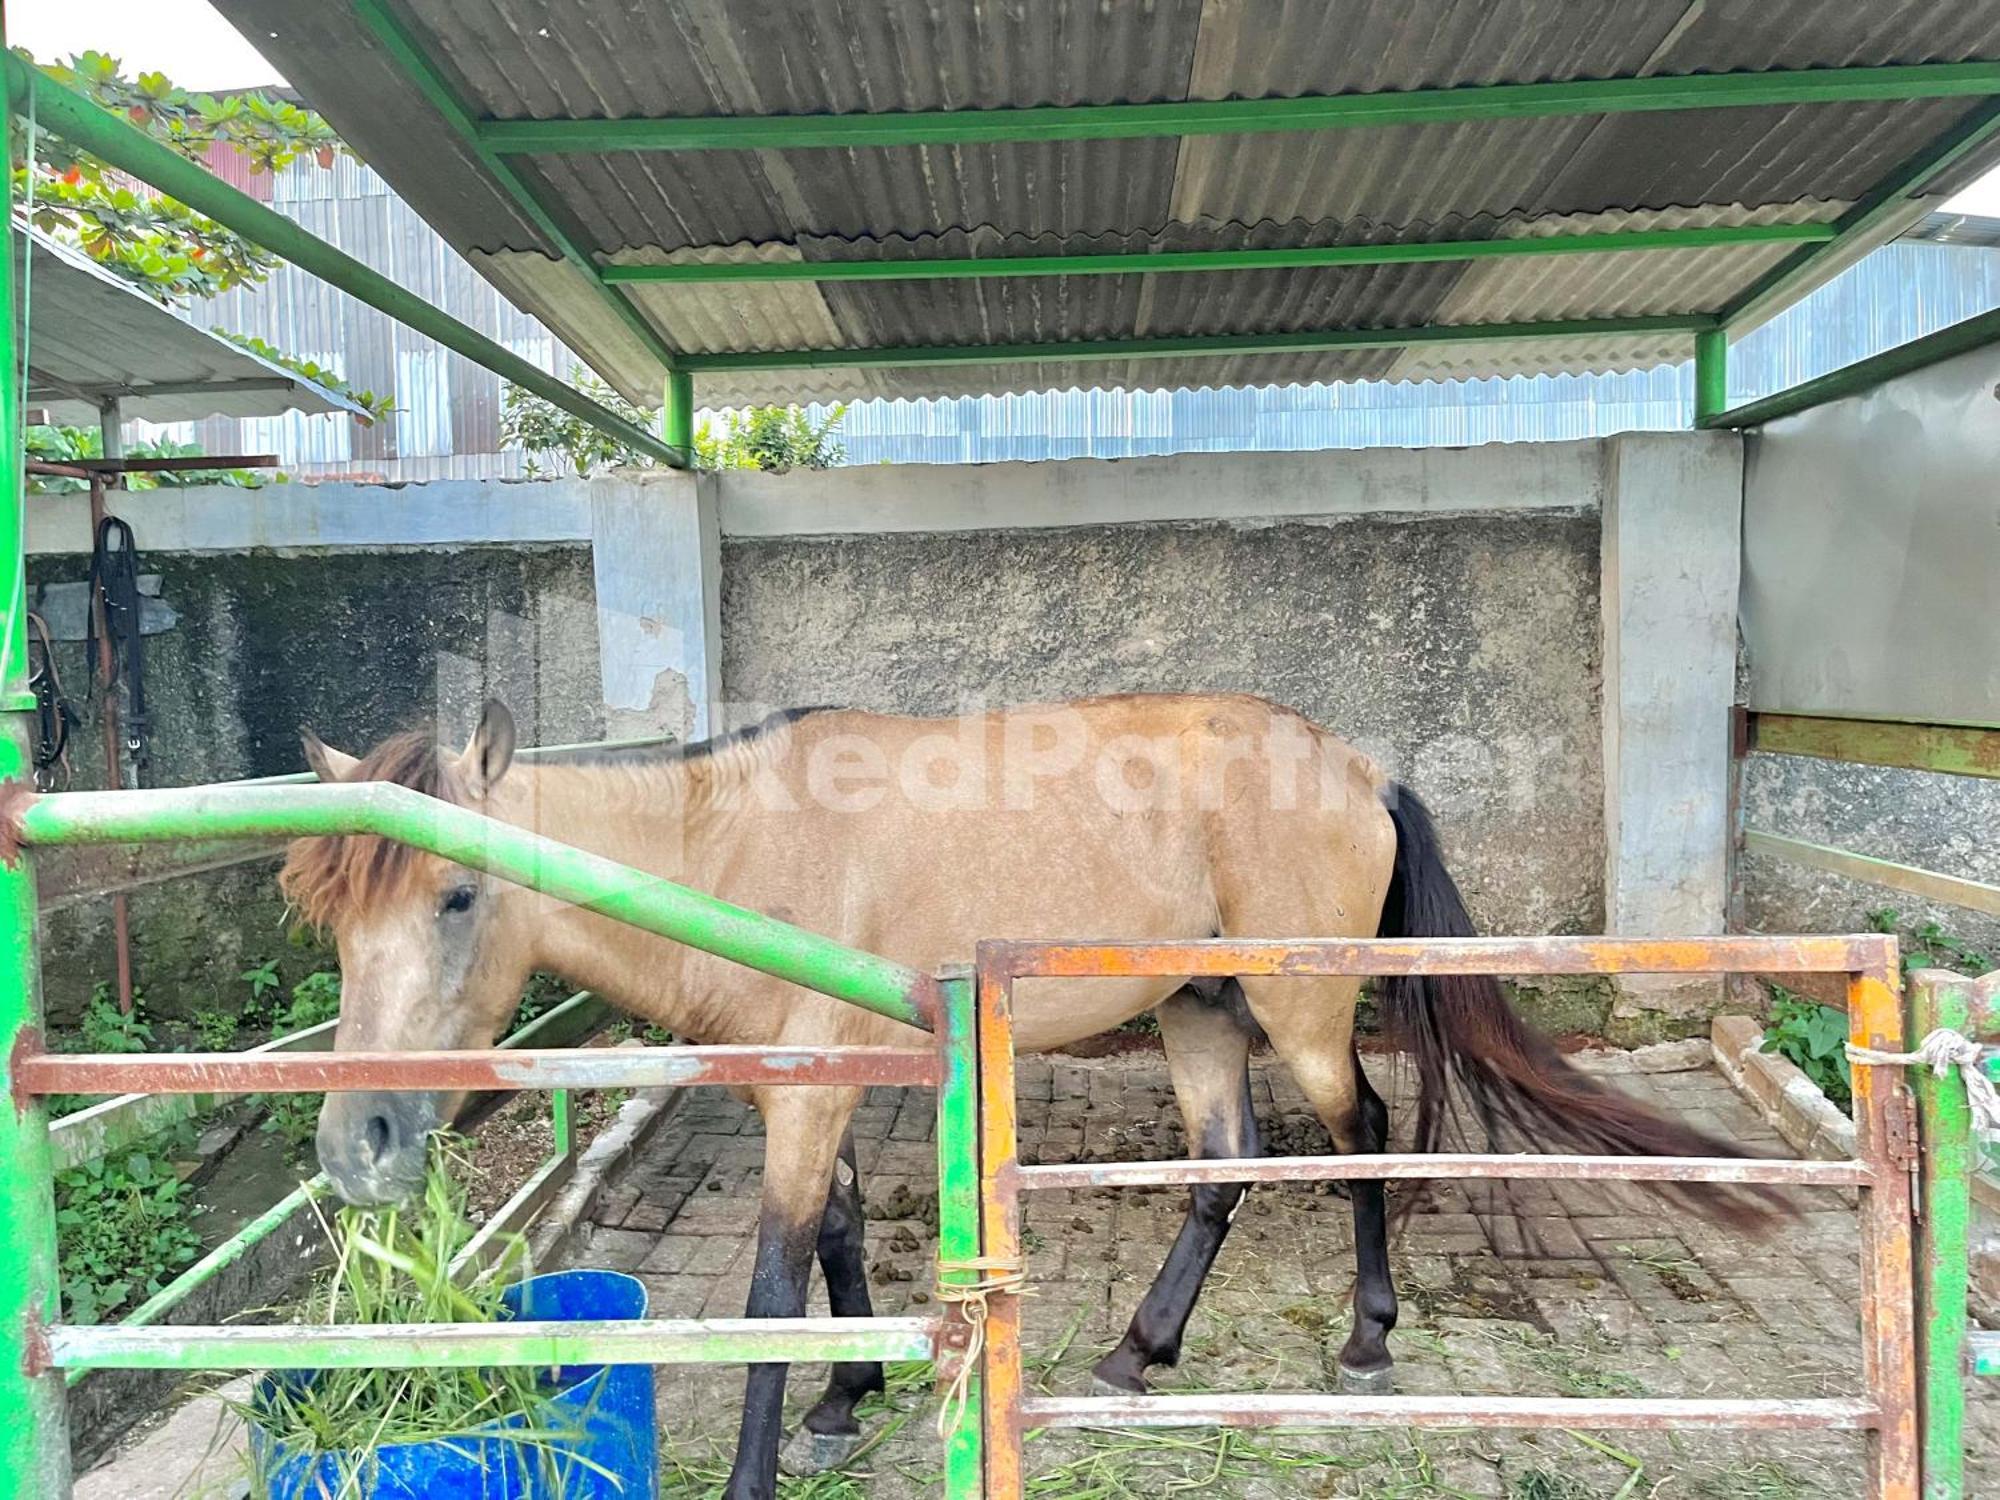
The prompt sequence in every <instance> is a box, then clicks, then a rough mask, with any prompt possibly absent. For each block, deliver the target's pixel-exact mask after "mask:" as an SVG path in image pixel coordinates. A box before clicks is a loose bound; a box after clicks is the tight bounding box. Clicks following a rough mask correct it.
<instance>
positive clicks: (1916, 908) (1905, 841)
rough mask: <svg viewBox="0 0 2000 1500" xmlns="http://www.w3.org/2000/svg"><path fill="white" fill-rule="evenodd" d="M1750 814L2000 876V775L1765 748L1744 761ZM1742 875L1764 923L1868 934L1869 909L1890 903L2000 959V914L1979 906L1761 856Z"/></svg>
mask: <svg viewBox="0 0 2000 1500" xmlns="http://www.w3.org/2000/svg"><path fill="white" fill-rule="evenodd" d="M1743 816H1744V822H1745V823H1746V824H1748V825H1749V826H1750V827H1752V828H1761V829H1764V830H1765V831H1767V832H1770V833H1777V834H1783V835H1785V836H1786V837H1788V838H1796V839H1804V840H1806V841H1807V842H1808V843H1814V844H1830V845H1833V846H1835V847H1837V848H1841V849H1852V850H1854V851H1855V852H1857V853H1860V854H1867V855H1872V856H1874V857H1875V858H1877V859H1887V860H1893V861H1895V862H1896V863H1898V864H1906V865H1915V866H1917V867H1918V868H1920V869H1925V870H1937V871H1939V872H1941V873H1943V874H1946V875H1958V876H1962V877H1964V878H1965V879H1968V880H1983V881H1986V882H1988V883H1989V884H2000V782H1993V781H1982V780H1979V779H1978V778H1976V777H1971V776H1946V775H1942V774H1939V773H1937V772H1934V771H1898V770H1892V769H1888V768H1886V767H1881V766H1850V765H1841V764H1838V763H1836V762H1832V761H1823V760H1807V759H1805V758H1803V757H1800V756H1794V755H1753V756H1751V757H1750V758H1749V760H1748V761H1747V762H1746V763H1745V765H1744V774H1743ZM1738 878H1739V880H1740V882H1741V886H1742V902H1743V918H1744V921H1745V923H1746V925H1748V926H1749V927H1750V928H1752V929H1753V930H1755V931H1759V932H1847V931H1855V930H1866V929H1867V927H1868V914H1869V913H1870V912H1873V911H1878V910H1881V909H1883V908H1885V907H1886V908H1890V909H1893V910H1895V911H1898V912H1901V913H1902V914H1903V918H1904V920H1905V922H1906V923H1907V924H1909V925H1911V926H1921V925H1922V924H1923V923H1925V922H1936V923H1937V924H1938V925H1939V927H1940V928H1942V929H1943V930H1944V932H1945V933H1947V934H1949V935H1950V936H1953V937H1955V938H1958V939H1959V940H1960V941H1963V942H1968V943H1971V944H1973V945H1974V946H1976V947H1977V948H1979V949H1981V950H1982V951H1983V952H1985V953H1986V954H1987V955H1988V956H1989V958H1991V959H1993V960H1994V961H1995V963H1996V965H2000V921H1996V920H1995V919H1993V918H1991V917H1985V916H1981V915H1979V914H1978V913H1976V912H1969V911H1966V910H1964V909H1962V908H1960V907H1948V906H1935V905H1932V904H1930V903H1927V902H1924V901H1921V900H1919V899H1918V898H1917V897H1915V896H1911V895H1906V894H1905V893H1904V892H1902V891H1892V890H1888V889H1885V888H1883V887H1881V886H1872V885H1863V884H1861V883H1859V882H1857V881H1852V880H1847V879H1845V878H1843V877H1841V876H1838V875H1830V874H1825V873H1823V872H1821V871H1818V870H1808V869H1804V868H1802V867H1800V866H1798V865H1794V864H1792V863H1790V862H1789V861H1785V860H1778V859H1770V858H1766V857H1763V856H1759V855H1751V856H1749V857H1747V858H1746V859H1744V860H1743V861H1742V863H1741V865H1740V866H1739V869H1738Z"/></svg>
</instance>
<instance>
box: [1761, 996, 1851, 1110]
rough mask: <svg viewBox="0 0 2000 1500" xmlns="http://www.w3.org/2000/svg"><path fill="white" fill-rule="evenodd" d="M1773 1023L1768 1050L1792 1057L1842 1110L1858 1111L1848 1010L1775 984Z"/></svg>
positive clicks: (1768, 1031) (1766, 1033)
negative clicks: (1850, 1058) (1850, 1064)
mask: <svg viewBox="0 0 2000 1500" xmlns="http://www.w3.org/2000/svg"><path fill="white" fill-rule="evenodd" d="M1771 997H1772V1005H1771V1022H1770V1024H1769V1025H1768V1026H1766V1027H1765V1028H1764V1050H1765V1051H1766V1052H1776V1053H1778V1054H1779V1055H1780V1056H1782V1057H1786V1058H1789V1059H1790V1060H1791V1061H1792V1062H1793V1063H1794V1064H1796V1065H1797V1067H1798V1069H1799V1071H1800V1072H1801V1073H1804V1074H1805V1075H1806V1077H1808V1078H1810V1079H1811V1080H1812V1082H1813V1086H1814V1087H1815V1088H1817V1089H1818V1090H1819V1091H1820V1092H1821V1093H1822V1094H1825V1095H1826V1097H1827V1098H1829V1099H1831V1100H1832V1101H1833V1102H1834V1103H1835V1104H1837V1105H1839V1106H1840V1108H1841V1109H1843V1110H1845V1111H1847V1112H1848V1113H1849V1114H1852V1113H1853V1112H1854V1086H1853V1077H1852V1073H1851V1070H1850V1069H1849V1067H1848V1062H1847V1013H1846V1012H1845V1011H1842V1010H1837V1009H1835V1008H1834V1007H1833V1006H1831V1005H1821V1004H1819V1003H1818V1002H1816V1001H1813V1000H1808V999H1807V998H1806V997H1805V996H1803V995H1796V994H1793V993H1792V991H1790V990H1788V989H1786V988H1785V987H1784V986H1783V985H1778V984H1774V985H1772V986H1771Z"/></svg>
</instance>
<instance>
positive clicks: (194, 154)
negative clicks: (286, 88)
mask: <svg viewBox="0 0 2000 1500" xmlns="http://www.w3.org/2000/svg"><path fill="white" fill-rule="evenodd" d="M42 71H43V72H44V73H46V74H47V75H48V76H49V77H50V78H52V79H54V80H56V81H57V82H58V83H61V84H64V85H66V86H68V87H70V88H73V89H76V90H78V91H79V92H81V93H83V94H85V95H88V96H89V97H90V98H92V99H94V100H96V102H97V103H98V104H100V105H102V106H103V107H104V108H106V109H108V110H111V111H113V112H114V113H117V114H121V115H123V116H124V117H125V118H126V119H127V120H128V121H130V122H131V123H132V124H134V125H136V126H137V127H139V128H140V129H141V130H144V131H146V132H147V133H148V134H150V135H151V136H153V137H154V138H155V139H156V140H159V141H161V142H163V143H164V144H166V145H167V146H169V147H171V148H172V149H173V150H175V151H178V152H179V153H180V154H181V155H183V156H185V157H187V158H189V159H190V160H192V161H196V162H200V163H202V164H203V165H204V166H206V165H209V164H210V162H211V158H212V156H213V155H214V154H215V153H216V152H217V151H227V152H232V153H234V154H236V155H238V156H240V157H242V158H244V159H245V160H247V161H248V163H249V167H250V171H251V172H252V173H264V172H275V171H278V170H279V169H280V168H283V167H287V166H290V165H291V164H292V163H294V162H299V161H313V162H317V163H318V164H319V165H320V166H321V167H331V166H332V165H333V164H334V160H335V158H336V157H338V156H340V155H342V154H343V153H346V151H347V148H346V147H345V146H344V145H342V144H341V141H340V138H339V137H338V136H336V135H335V134H334V133H333V127H332V126H330V125H328V124H327V123H326V121H325V120H324V119H322V118H321V117H320V116H319V115H317V114H315V113H313V112H312V111H311V110H309V109H302V108H300V107H299V106H298V105H296V104H291V103H287V102H286V101H285V100H282V99H273V98H271V97H270V96H268V95H266V94H261V93H239V94H230V95H227V96H225V97H221V98H217V97H215V96H214V95H210V94H193V93H189V92H188V91H187V90H186V89H183V88H181V87H179V86H178V85H176V84H175V83H174V82H173V80H172V79H170V78H168V77H166V75H164V74H162V73H141V74H139V75H138V76H137V77H135V78H128V77H127V76H126V75H125V72H124V68H123V66H122V64H121V63H120V62H119V60H118V59H117V58H115V57H112V56H110V55H109V54H108V53H103V52H80V53H77V54H76V55H75V56H73V57H72V58H71V59H70V60H69V61H68V62H67V63H49V64H44V65H42ZM28 134H29V133H28V132H26V131H18V132H16V133H15V134H14V136H13V140H14V141H15V143H16V152H17V154H16V156H15V157H14V159H13V160H12V161H11V162H10V163H9V168H10V170H11V171H12V173H13V176H14V196H15V201H16V202H17V203H20V204H23V205H25V206H26V212H27V215H28V217H29V220H30V222H32V223H33V225H34V226H35V228H37V229H38V230H40V231H41V232H42V233H44V234H46V235H48V236H49V237H50V238H52V239H55V240H58V241H61V242H62V243H65V244H69V245H74V246H76V247H77V248H78V249H80V250H82V251H83V252H84V253H85V254H87V255H89V256H90V257H91V258H92V259H93V260H94V261H96V262H97V264H99V265H100V266H102V267H104V268H105V269H106V270H108V271H110V272H111V273H113V274H114V275H116V276H119V277H122V278H123V279H124V280H126V281H129V282H131V283H132V284H133V285H135V286H137V287H139V288H140V289H141V290H143V291H145V292H146V293H147V294H148V295H150V296H152V297H154V298H156V299H157V300H159V301H161V302H164V303H168V304H170V305H173V304H185V303H187V302H190V301H193V300H196V299H198V298H205V297H213V296H215V295H217V294H218V293H221V292H226V291H230V290H232V289H234V288H236V287H241V286H256V285H258V284H260V283H262V282H264V281H265V280H267V279H268V278H269V276H270V274H271V272H272V270H273V269H274V268H275V267H276V266H277V264H278V257H277V256H276V255H274V254H273V253H272V252H270V251H269V250H266V249H264V248H263V247H262V246H261V245H258V244H256V243H255V242H253V241H251V240H248V239H245V238H244V237H243V236H241V235H239V234H237V233H236V232H235V231H234V230H232V229H229V228H228V227H226V226H224V225H222V224H219V223H217V222H216V221H215V220H213V219H210V218H208V217H206V216H205V215H203V214H200V213H197V212H195V211H194V210H193V209H191V208H189V207H188V206H187V205H186V204H183V203H180V202H178V201H176V200H175V199H173V198H169V197H166V196H164V195H162V194H156V193H153V192H150V191H147V190H145V189H143V188H135V187H134V185H133V184H132V183H131V181H130V180H129V179H128V178H126V177H124V176H122V175H121V174H119V173H118V172H116V171H115V170H114V169H113V168H112V167H111V166H110V165H109V164H107V163H106V162H104V161H102V160H100V159H99V158H97V157H95V156H93V155H91V154H90V153H89V152H87V151H82V150H79V149H78V148H76V147H75V146H72V145H71V144H69V143H68V142H67V141H65V140H64V139H63V138H62V137H61V136H60V135H58V134H55V133H53V132H50V131H36V132H35V133H34V135H33V140H34V148H33V149H34V160H33V161H32V162H31V161H29V160H28V159H27V157H26V155H25V154H24V153H25V150H26V147H25V144H24V143H25V141H26V140H27V139H28ZM218 331H220V330H218ZM225 337H235V338H236V341H237V342H238V343H241V344H243V346H244V347H245V348H254V350H255V352H257V353H259V354H261V355H263V356H264V357H265V358H266V359H275V360H277V361H278V362H280V363H283V364H284V365H286V367H287V368H289V369H293V370H295V371H297V372H298V373H299V374H301V375H306V376H307V378H308V379H312V380H315V381H317V382H318V383H319V384H321V385H324V386H327V387H329V388H332V389H334V390H336V391H338V392H339V393H340V394H342V395H346V396H349V397H351V398H352V399H354V400H355V402H356V403H357V404H359V405H361V406H363V407H365V408H366V409H367V413H368V414H367V415H366V416H363V417H361V418H359V420H362V421H364V422H365V421H372V420H374V419H375V418H377V417H380V416H382V415H384V414H385V413H386V412H387V411H389V410H390V409H391V408H390V404H389V402H388V400H387V398H385V397H379V396H376V395H374V394H373V393H372V392H368V391H356V390H353V389H352V388H350V387H349V386H347V384H346V382H345V381H343V380H341V379H340V377H339V376H338V375H337V374H336V373H334V372H333V371H330V370H320V371H318V372H317V373H309V371H308V367H310V366H311V362H310V361H303V360H301V361H294V360H292V359H291V358H290V357H289V356H284V355H281V354H279V353H278V351H276V350H274V349H271V348H270V346H268V345H261V346H260V345H258V343H257V341H254V340H252V341H245V340H244V339H242V338H240V337H237V336H235V335H225ZM312 368H313V369H316V368H317V367H312ZM182 482H184V483H185V482H189V481H188V480H186V479H183V481H182ZM194 482H208V483H213V482H216V481H212V480H206V481H194Z"/></svg>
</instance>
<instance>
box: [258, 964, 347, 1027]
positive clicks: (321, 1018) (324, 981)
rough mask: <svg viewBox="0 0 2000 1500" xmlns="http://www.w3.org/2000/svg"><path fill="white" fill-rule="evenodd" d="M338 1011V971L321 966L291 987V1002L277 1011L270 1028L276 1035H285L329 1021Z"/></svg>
mask: <svg viewBox="0 0 2000 1500" xmlns="http://www.w3.org/2000/svg"><path fill="white" fill-rule="evenodd" d="M339 1014H340V972H339V970H337V969H322V970H321V971H320V972H319V973H317V974H308V975H306V977H305V978H303V979H301V980H300V981H299V982H298V983H297V984H295V985H293V986H292V998H291V1003H290V1004H288V1005H286V1006H284V1007H283V1008H282V1009H280V1010H279V1011H278V1012H277V1014H276V1018H275V1020H274V1022H273V1029H274V1030H275V1031H276V1032H277V1034H278V1035H279V1036H286V1035H289V1034H290V1033H292V1032H294V1031H304V1030H305V1029H306V1028H307V1027H309V1026H318V1025H320V1024H322V1023H323V1022H326V1021H331V1020H333V1019H334V1017H336V1016H338V1015H339Z"/></svg>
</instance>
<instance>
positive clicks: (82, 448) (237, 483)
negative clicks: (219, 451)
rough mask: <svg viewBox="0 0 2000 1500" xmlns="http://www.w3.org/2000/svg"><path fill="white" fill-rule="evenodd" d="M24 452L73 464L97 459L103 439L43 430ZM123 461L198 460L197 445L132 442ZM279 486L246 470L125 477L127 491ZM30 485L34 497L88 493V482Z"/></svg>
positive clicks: (34, 480) (88, 432)
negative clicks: (80, 460)
mask: <svg viewBox="0 0 2000 1500" xmlns="http://www.w3.org/2000/svg"><path fill="white" fill-rule="evenodd" d="M27 450H28V456H29V457H30V458H39V459H43V460H46V461H47V462H49V463H58V464H64V463H75V462H76V461H77V460H78V459H80V458H99V457H101V456H102V455H103V451H104V437H103V434H102V433H101V432H100V430H99V429H97V428H95V427H45V426H35V427H30V428H28V429H27ZM125 456H126V457H127V458H200V457H201V456H202V452H201V445H200V444H198V443H176V442H174V441H173V440H172V439H171V438H160V439H158V440H156V441H152V442H134V443H128V444H126V446H125ZM273 482H277V483H282V482H283V480H282V476H273V477H272V478H270V479H267V478H265V477H263V476H260V475H258V474H256V473H254V472H253V471H251V470H249V469H183V470H180V471H178V472H169V473H162V474H127V475H126V476H125V487H126V488H127V489H129V490H155V489H172V488H176V487H180V486H184V485H196V484H226V485H231V486H233V487H235V488H237V489H249V488H251V487H253V486H256V485H260V484H266V483H273ZM30 483H31V485H32V487H33V489H34V490H35V492H36V493H37V494H44V495H54V494H62V493H65V492H67V491H71V490H82V489H88V488H89V487H90V486H89V482H88V481H87V480H82V479H71V478H67V477H64V476H62V475H56V474H36V475H33V476H31V479H30Z"/></svg>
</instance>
